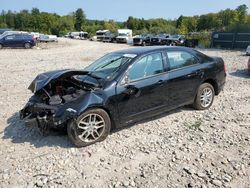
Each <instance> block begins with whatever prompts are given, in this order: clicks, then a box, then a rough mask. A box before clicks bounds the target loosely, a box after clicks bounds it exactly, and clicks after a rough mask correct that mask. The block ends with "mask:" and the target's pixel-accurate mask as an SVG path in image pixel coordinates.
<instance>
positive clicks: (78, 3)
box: [0, 0, 250, 21]
mask: <svg viewBox="0 0 250 188" xmlns="http://www.w3.org/2000/svg"><path fill="white" fill-rule="evenodd" d="M241 4H246V5H247V6H248V7H250V0H217V1H216V0H0V10H1V9H2V10H13V11H19V10H22V9H29V10H30V9H32V8H33V7H36V8H39V9H40V10H41V11H47V12H53V13H57V14H60V15H65V14H68V13H70V12H73V11H75V10H76V9H77V8H82V9H83V10H84V11H85V13H86V15H87V18H89V19H99V20H100V19H101V20H103V19H107V20H108V19H113V20H116V21H125V20H127V18H128V16H134V17H138V18H145V19H148V18H171V19H174V18H178V17H179V16H180V15H181V14H182V15H185V16H193V15H200V14H205V13H209V12H218V11H220V10H222V9H226V8H231V9H235V8H236V7H237V6H239V5H241Z"/></svg>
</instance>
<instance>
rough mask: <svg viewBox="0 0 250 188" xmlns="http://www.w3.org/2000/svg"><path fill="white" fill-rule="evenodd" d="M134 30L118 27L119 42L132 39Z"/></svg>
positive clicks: (117, 39) (117, 38)
mask: <svg viewBox="0 0 250 188" xmlns="http://www.w3.org/2000/svg"><path fill="white" fill-rule="evenodd" d="M132 35H133V32H132V30H131V29H118V36H117V37H116V42H117V43H128V42H129V40H130V39H132Z"/></svg>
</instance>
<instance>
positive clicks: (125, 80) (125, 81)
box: [121, 74, 130, 85]
mask: <svg viewBox="0 0 250 188" xmlns="http://www.w3.org/2000/svg"><path fill="white" fill-rule="evenodd" d="M129 82H130V80H129V76H128V75H127V74H126V75H125V76H124V78H123V79H122V82H121V83H122V85H128V84H129Z"/></svg>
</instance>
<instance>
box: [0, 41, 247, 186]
mask: <svg viewBox="0 0 250 188" xmlns="http://www.w3.org/2000/svg"><path fill="white" fill-rule="evenodd" d="M122 48H128V46H127V45H122V44H106V43H105V44H104V43H98V42H90V41H77V40H67V39H60V40H59V43H57V44H50V45H48V44H43V45H40V46H39V48H35V49H30V50H24V49H3V50H0V70H1V74H0V80H1V82H0V106H1V108H0V137H1V139H0V187H3V188H6V187H110V188H111V187H164V188H165V187H202V188H206V187H233V188H234V187H241V188H249V187H250V92H249V90H250V75H249V74H248V73H247V71H246V70H245V67H246V63H247V60H248V58H247V57H246V56H243V55H242V54H243V52H240V51H224V50H201V51H203V52H204V53H206V54H208V55H212V56H220V57H222V58H223V59H224V61H225V62H226V65H227V70H228V77H227V84H226V86H225V89H224V91H223V92H222V93H221V94H220V95H219V96H218V97H216V98H215V102H214V105H213V106H212V107H211V108H210V109H209V110H207V111H195V110H193V109H191V108H188V107H183V108H179V109H177V110H174V111H171V112H169V113H166V114H163V115H161V116H159V117H156V118H155V119H150V120H148V121H145V122H140V123H138V124H137V125H135V126H132V127H128V128H126V129H123V130H121V131H117V132H115V133H112V134H111V135H110V136H109V137H108V138H107V139H106V140H105V141H104V142H101V143H97V144H94V145H91V146H89V147H86V148H80V149H78V148H75V147H74V146H73V145H72V144H71V143H70V141H69V139H68V138H67V136H66V135H50V136H46V137H45V136H42V135H40V133H39V132H38V131H37V130H36V129H30V128H27V127H25V126H24V125H23V123H22V122H21V121H20V120H19V118H18V111H19V110H20V109H21V108H22V107H23V105H24V104H25V103H26V102H27V100H28V98H29V97H30V96H31V95H32V94H31V93H30V92H29V90H27V87H28V85H29V84H30V82H31V81H32V80H33V78H34V77H35V76H36V75H37V74H38V73H41V72H44V71H49V70H54V69H64V68H83V67H85V66H86V65H88V64H89V63H90V62H92V61H93V60H95V59H96V58H98V57H100V56H102V55H103V54H105V53H107V52H111V51H114V50H118V49H122Z"/></svg>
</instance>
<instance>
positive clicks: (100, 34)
mask: <svg viewBox="0 0 250 188" xmlns="http://www.w3.org/2000/svg"><path fill="white" fill-rule="evenodd" d="M109 32H110V31H109V30H98V31H96V39H97V41H102V40H103V38H104V37H105V34H106V33H109Z"/></svg>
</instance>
